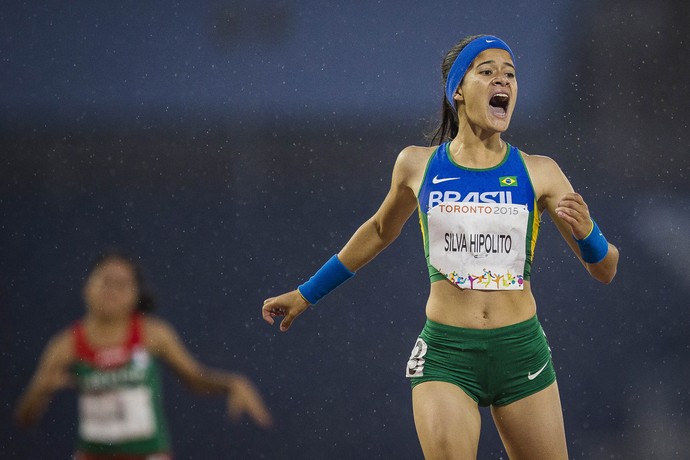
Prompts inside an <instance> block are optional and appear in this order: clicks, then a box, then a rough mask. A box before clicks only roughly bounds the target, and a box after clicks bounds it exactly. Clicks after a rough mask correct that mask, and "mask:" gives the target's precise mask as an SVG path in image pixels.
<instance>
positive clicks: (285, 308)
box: [261, 290, 310, 332]
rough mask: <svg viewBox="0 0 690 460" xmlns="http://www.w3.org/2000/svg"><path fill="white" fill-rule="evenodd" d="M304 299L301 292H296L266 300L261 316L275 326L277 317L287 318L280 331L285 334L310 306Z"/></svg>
mask: <svg viewBox="0 0 690 460" xmlns="http://www.w3.org/2000/svg"><path fill="white" fill-rule="evenodd" d="M309 305H310V304H309V302H307V301H306V300H305V299H304V297H302V295H301V294H300V293H299V291H297V290H294V291H291V292H288V293H285V294H282V295H279V296H278V297H270V298H268V299H266V300H264V306H263V308H262V309H261V314H262V315H263V317H264V321H266V322H267V323H268V324H270V325H273V323H274V321H273V318H275V317H276V316H284V317H285V318H284V319H283V321H282V322H281V323H280V330H281V331H283V332H285V331H287V330H288V329H289V328H290V325H291V324H292V322H293V321H294V320H295V318H297V317H298V316H299V315H301V314H302V313H303V312H304V310H306V309H307V307H308V306H309Z"/></svg>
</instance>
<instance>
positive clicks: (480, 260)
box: [427, 202, 529, 290]
mask: <svg viewBox="0 0 690 460" xmlns="http://www.w3.org/2000/svg"><path fill="white" fill-rule="evenodd" d="M427 217H428V219H427V220H428V229H429V263H430V264H431V265H432V266H433V267H435V268H436V269H437V270H438V271H439V272H441V273H442V274H443V275H445V276H446V278H448V279H449V280H450V281H452V282H453V283H455V284H456V285H457V286H459V287H461V288H463V289H479V290H515V289H522V288H523V284H524V279H523V272H524V268H525V259H526V241H525V240H526V234H527V224H528V220H529V210H528V208H527V206H526V205H518V204H497V203H463V202H442V203H440V204H438V205H436V206H434V207H433V208H431V209H430V210H429V212H428V214H427Z"/></svg>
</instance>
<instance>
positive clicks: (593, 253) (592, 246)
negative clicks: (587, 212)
mask: <svg viewBox="0 0 690 460" xmlns="http://www.w3.org/2000/svg"><path fill="white" fill-rule="evenodd" d="M575 241H576V242H577V245H578V246H579V247H580V255H581V256H582V260H584V261H585V262H587V263H588V264H596V263H598V262H601V261H602V260H604V257H606V254H607V253H608V252H609V243H608V241H606V238H605V237H604V234H603V233H601V230H599V226H598V225H597V223H596V222H594V219H592V231H591V232H589V235H587V236H586V237H585V238H583V239H581V240H578V239H575Z"/></svg>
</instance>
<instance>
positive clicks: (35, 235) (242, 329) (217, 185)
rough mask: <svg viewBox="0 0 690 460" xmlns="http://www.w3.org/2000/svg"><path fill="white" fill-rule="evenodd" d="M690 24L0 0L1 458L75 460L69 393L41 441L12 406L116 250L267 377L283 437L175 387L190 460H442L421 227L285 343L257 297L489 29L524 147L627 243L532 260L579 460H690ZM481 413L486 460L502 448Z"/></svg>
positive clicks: (679, 10) (553, 238) (169, 392)
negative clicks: (425, 431)
mask: <svg viewBox="0 0 690 460" xmlns="http://www.w3.org/2000/svg"><path fill="white" fill-rule="evenodd" d="M688 24H690V3H688V2H687V1H681V0H676V1H657V2H647V1H642V0H632V1H623V0H611V1H595V0H583V1H564V2H551V1H545V0H535V1H532V2H517V3H515V2H514V4H512V5H509V4H506V3H504V2H498V1H488V2H466V1H439V2H413V1H409V0H401V1H397V2H392V1H379V2H364V1H359V0H356V1H352V2H335V3H329V2H318V1H314V0H305V1H301V2H294V1H268V0H257V1H253V2H248V1H239V0H236V1H232V0H227V1H222V0H204V1H199V2H186V3H185V2H174V1H162V0H154V1H149V2H134V1H128V0H127V1H123V2H88V1H84V0H76V1H73V2H69V4H67V3H65V2H47V1H45V0H44V1H37V2H20V1H16V0H8V1H6V2H3V6H2V8H0V26H1V27H0V71H1V73H0V107H1V109H2V110H1V111H0V369H1V370H2V371H1V372H0V388H1V390H0V403H1V404H0V457H2V458H8V459H10V458H12V459H46V458H68V456H69V455H70V454H71V452H72V449H73V441H74V436H75V428H76V400H75V396H74V394H73V393H70V392H65V393H61V394H60V395H58V397H56V398H55V400H54V401H53V404H52V406H51V407H50V409H49V411H48V412H47V414H46V416H45V417H44V418H43V420H42V422H41V423H40V425H39V426H38V427H37V428H36V429H33V430H30V431H20V430H18V429H17V428H16V427H15V426H14V425H13V423H12V420H11V413H12V410H13V404H14V403H15V401H16V398H17V397H18V396H19V394H20V392H21V390H22V389H23V387H24V386H25V385H26V383H27V382H28V379H29V377H30V375H31V372H32V371H33V369H34V367H35V365H36V361H37V359H38V356H39V354H40V352H41V350H42V348H43V347H44V345H45V343H46V340H47V339H48V337H50V336H51V335H52V334H54V333H55V332H57V331H58V330H59V329H60V328H62V327H64V326H66V325H67V324H69V323H70V322H71V321H73V320H75V319H77V318H78V317H79V316H80V315H81V314H82V313H83V306H82V303H81V298H80V290H81V286H82V282H83V280H84V275H85V272H86V270H87V267H88V265H89V263H90V261H91V260H92V259H93V257H94V256H95V255H96V253H97V252H98V251H99V250H100V249H103V248H104V247H112V246H115V247H119V248H122V249H124V250H126V251H128V252H131V253H134V254H137V255H139V256H140V257H141V263H142V265H143V267H144V269H145V272H146V275H147V278H148V280H149V281H150V283H151V285H152V287H153V290H154V292H155V294H156V295H157V298H158V301H159V304H160V309H159V311H158V313H159V314H160V315H161V316H163V317H165V318H166V319H168V320H169V321H170V322H171V323H172V324H173V325H174V326H175V327H176V328H177V329H178V331H179V332H180V333H181V335H182V337H183V339H184V340H185V342H186V343H187V344H188V345H189V347H190V348H191V349H192V351H193V352H194V353H195V355H196V356H197V357H199V358H200V359H201V360H202V361H203V362H204V363H207V364H209V365H213V366H217V367H222V368H226V369H233V370H238V371H241V372H244V373H246V374H247V375H248V376H250V377H251V378H252V379H253V380H255V381H256V383H257V385H258V386H259V387H260V389H261V390H262V392H263V393H264V395H265V396H266V399H267V401H268V403H269V405H270V407H271V409H272V411H273V413H274V415H275V418H276V421H277V427H276V428H275V430H273V431H272V432H269V433H265V432H262V431H260V430H259V429H258V428H255V427H254V426H252V425H249V424H247V423H243V424H240V425H233V424H231V423H230V422H229V421H228V419H227V417H226V416H225V414H224V411H225V409H224V404H223V402H222V401H221V400H220V399H218V398H203V397H199V396H197V395H196V394H193V393H191V392H190V391H189V390H187V389H186V388H184V387H183V386H181V385H179V384H178V382H176V379H175V378H174V377H173V376H172V375H171V374H166V381H165V392H166V395H165V397H166V411H167V415H168V418H169V422H170V425H171V431H172V437H173V445H174V449H175V454H176V457H177V458H180V459H183V458H191V459H197V458H198V459H202V458H266V459H277V458H305V459H306V458H309V459H311V458H313V459H318V458H331V459H351V458H364V459H391V458H396V459H408V458H409V459H417V458H421V450H420V448H419V445H418V441H417V438H416V434H415V431H414V424H413V420H412V410H411V404H410V391H409V384H408V382H407V381H406V379H405V377H404V366H405V363H406V361H407V357H408V356H409V352H410V350H411V348H412V346H413V344H414V340H415V338H416V334H417V333H418V332H419V330H420V329H421V327H422V325H423V321H424V312H423V304H424V300H425V297H426V294H427V291H428V279H427V276H426V274H425V264H424V257H423V250H422V243H421V236H420V234H419V229H418V226H417V223H416V222H415V221H414V219H411V221H410V222H409V223H408V224H407V226H406V227H405V231H404V232H403V234H402V235H401V237H400V239H399V240H398V241H396V242H395V243H394V244H393V245H392V246H391V247H390V248H389V249H388V250H387V251H386V252H384V253H383V254H382V255H381V256H380V257H379V258H377V259H376V260H375V261H374V262H373V263H372V264H370V265H369V266H367V267H365V268H364V269H363V270H361V273H360V274H359V275H358V276H357V277H356V278H355V279H353V280H352V281H350V282H348V283H347V284H346V285H344V286H342V287H341V288H339V289H338V291H336V292H335V293H333V294H332V295H331V296H329V298H328V299H327V300H325V301H323V302H322V303H320V304H319V306H318V307H317V308H314V309H313V310H311V311H309V312H308V313H307V314H305V315H304V316H303V317H301V318H300V320H299V321H298V322H297V323H295V325H294V327H293V329H292V330H291V331H290V333H288V334H281V333H280V332H278V330H277V328H270V327H269V326H268V325H266V324H264V323H263V322H262V321H261V320H260V306H261V303H262V301H263V299H264V298H265V297H268V296H270V295H273V294H277V293H280V292H283V291H285V290H287V289H291V288H293V287H294V286H296V285H297V284H298V283H299V282H301V281H302V280H303V279H304V278H305V277H307V276H309V275H310V274H311V273H313V271H314V270H315V269H316V268H318V266H320V265H321V264H322V263H323V262H324V261H325V260H326V259H327V258H328V257H329V256H330V255H332V254H333V253H334V252H335V251H337V250H338V249H339V248H340V247H341V246H342V245H343V244H344V243H345V241H346V240H347V238H348V237H349V236H350V235H351V233H352V232H353V231H354V230H355V229H356V228H357V227H358V226H359V224H360V223H361V222H363V221H364V220H365V219H366V218H368V217H369V216H370V215H371V214H372V213H373V212H374V211H375V209H376V208H377V207H378V205H379V203H380V201H381V200H382V199H383V197H384V195H385V193H386V191H387V188H388V185H389V180H390V172H391V168H392V165H393V162H394V160H395V157H396V155H397V153H398V152H399V151H400V150H401V149H402V148H403V147H405V146H406V145H409V144H423V143H425V138H424V133H425V132H427V131H428V130H429V129H430V128H431V126H432V125H433V123H434V122H435V120H436V117H437V115H438V111H439V107H440V104H441V98H442V89H441V87H440V75H439V66H440V61H441V58H442V56H443V54H444V53H445V51H446V50H447V49H448V48H449V47H450V46H452V45H453V44H454V43H455V42H457V41H458V40H459V39H460V38H462V37H464V36H465V35H469V34H474V33H492V34H496V35H499V36H501V37H502V38H504V39H505V40H506V41H507V42H508V43H510V44H511V46H512V47H513V50H514V51H515V52H516V55H517V68H518V80H519V84H520V96H519V100H518V107H517V110H516V112H515V114H514V116H513V124H512V126H511V129H510V131H509V132H508V135H507V136H506V137H507V139H508V140H509V141H510V142H511V143H513V144H515V145H517V146H519V147H520V148H522V149H523V150H525V151H527V152H528V153H538V154H544V155H549V156H552V157H553V158H554V159H556V161H557V162H558V163H559V164H560V165H561V167H562V168H563V170H564V171H565V172H566V174H567V175H568V177H569V178H570V180H571V182H572V183H573V185H574V187H575V188H576V190H578V191H580V192H581V193H583V195H585V197H586V199H587V200H588V202H589V204H590V209H591V211H592V214H593V215H594V216H595V217H596V219H597V221H598V222H599V224H600V226H601V227H602V228H603V229H604V231H605V233H606V235H607V237H608V238H609V240H610V241H612V242H613V243H614V244H616V245H617V246H618V247H619V248H620V250H621V261H620V267H619V273H618V277H617V278H616V280H615V281H614V283H613V284H612V285H610V286H600V285H598V284H597V283H596V282H595V281H593V280H591V279H589V278H588V276H587V275H586V273H585V272H584V270H583V269H582V268H581V267H580V266H579V263H578V262H577V260H576V259H575V258H574V257H573V256H572V254H570V253H569V252H568V250H567V248H566V246H565V244H564V243H563V241H562V240H561V239H560V236H559V235H557V232H556V230H555V227H554V226H553V225H552V224H551V223H550V222H548V218H547V222H546V223H545V225H544V226H543V230H542V234H541V236H540V241H539V244H538V247H537V257H536V263H535V270H536V273H535V275H534V285H533V288H534V291H535V295H536V297H537V302H538V304H539V316H540V318H541V320H542V322H543V325H544V328H545V330H546V332H547V334H548V336H549V340H550V343H551V347H552V350H553V355H554V361H555V364H556V367H557V372H558V377H559V385H560V389H561V396H562V399H563V406H564V414H565V421H566V431H567V436H568V441H569V449H570V455H571V458H574V459H672V458H679V459H685V458H688V455H690V454H689V452H690V441H689V439H690V437H689V436H688V435H689V434H690V413H689V412H690V393H689V389H688V383H687V382H688V381H689V380H690V365H689V358H688V356H689V353H690V339H689V335H690V334H689V332H690V331H689V320H690V313H689V310H690V309H689V308H688V301H687V299H688V295H689V294H690V275H689V273H690V270H689V268H688V261H689V260H690V243H689V242H688V235H689V234H690V212H689V206H690V193H689V191H690V180H689V176H690V160H689V156H688V147H690V136H689V135H688V116H687V114H686V113H685V112H683V110H685V109H683V106H684V105H685V104H687V101H688V99H689V97H690V90H689V86H688V79H687V75H688V71H689V70H690V64H689V61H688V51H687V49H688V45H689V44H690V32H689V31H690V28H689V27H688ZM483 415H484V420H485V423H484V427H483V433H482V439H481V442H480V458H492V459H500V458H503V459H505V458H507V457H506V455H505V453H504V452H503V451H502V448H501V444H500V441H499V439H498V435H497V434H496V432H495V429H494V428H493V426H492V423H491V422H490V416H489V414H488V412H487V411H484V412H483Z"/></svg>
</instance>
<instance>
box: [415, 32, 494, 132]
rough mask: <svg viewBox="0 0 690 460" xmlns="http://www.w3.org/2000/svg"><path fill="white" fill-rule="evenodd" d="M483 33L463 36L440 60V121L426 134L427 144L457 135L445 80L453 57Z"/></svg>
mask: <svg viewBox="0 0 690 460" xmlns="http://www.w3.org/2000/svg"><path fill="white" fill-rule="evenodd" d="M485 35H486V34H480V35H470V36H468V37H465V38H463V39H462V40H460V41H459V42H458V43H457V44H455V46H453V47H452V48H451V49H450V50H449V51H448V52H447V53H446V56H445V57H444V58H443V62H441V83H442V89H443V91H442V93H443V100H442V101H441V121H440V122H439V123H438V125H437V126H436V128H435V129H434V130H433V131H432V132H431V133H429V134H427V138H428V139H429V145H439V144H442V143H443V142H445V141H448V140H451V139H453V138H454V137H455V136H457V135H458V112H457V110H456V109H454V108H453V106H451V105H450V103H449V102H448V100H447V99H446V80H447V79H448V72H450V68H451V67H452V66H453V63H454V62H455V59H457V57H458V55H459V54H460V52H461V51H462V50H463V49H464V48H465V46H467V44H468V43H469V42H471V41H472V40H474V39H476V38H479V37H484V36H485Z"/></svg>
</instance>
